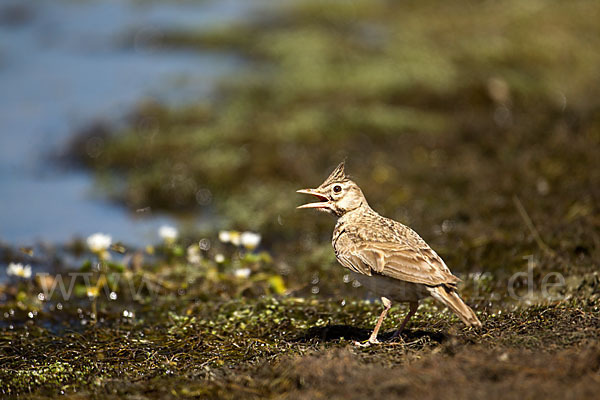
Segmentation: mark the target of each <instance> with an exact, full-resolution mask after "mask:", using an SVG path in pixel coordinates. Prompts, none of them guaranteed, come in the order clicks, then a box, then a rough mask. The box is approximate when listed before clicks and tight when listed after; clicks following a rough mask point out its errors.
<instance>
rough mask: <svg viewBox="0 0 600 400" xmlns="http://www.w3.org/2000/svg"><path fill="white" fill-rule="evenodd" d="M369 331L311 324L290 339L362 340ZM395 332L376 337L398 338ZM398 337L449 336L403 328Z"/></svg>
mask: <svg viewBox="0 0 600 400" xmlns="http://www.w3.org/2000/svg"><path fill="white" fill-rule="evenodd" d="M371 331H372V330H371V329H365V328H358V327H356V326H351V325H327V326H313V327H312V328H309V329H307V330H306V331H305V332H304V333H303V334H301V335H300V336H298V337H296V338H294V339H292V341H294V342H308V341H310V340H312V339H318V340H320V341H323V342H331V341H334V340H340V339H346V340H356V341H364V340H368V339H369V336H370V335H371ZM395 332H396V331H395V330H390V331H387V332H381V333H380V334H379V336H378V338H379V340H380V341H382V342H386V341H391V340H399V339H396V338H393V336H394V333H395ZM400 338H401V339H402V340H404V341H414V340H419V339H426V340H428V341H431V342H437V343H442V342H444V341H445V340H447V339H448V338H449V336H448V335H447V334H445V333H442V332H429V331H424V330H408V329H405V330H404V331H402V333H401V334H400Z"/></svg>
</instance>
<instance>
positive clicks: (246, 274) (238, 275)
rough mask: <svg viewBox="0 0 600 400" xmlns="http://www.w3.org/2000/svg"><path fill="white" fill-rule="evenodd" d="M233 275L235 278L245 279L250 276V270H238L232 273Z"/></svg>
mask: <svg viewBox="0 0 600 400" xmlns="http://www.w3.org/2000/svg"><path fill="white" fill-rule="evenodd" d="M233 275H234V276H235V277H236V278H243V279H245V278H247V277H249V276H250V268H238V269H236V270H235V271H233Z"/></svg>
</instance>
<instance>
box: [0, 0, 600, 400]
mask: <svg viewBox="0 0 600 400" xmlns="http://www.w3.org/2000/svg"><path fill="white" fill-rule="evenodd" d="M599 15H600V3H595V2H591V1H587V0H575V1H570V2H558V1H550V0H545V1H543V0H540V1H528V2H523V1H517V0H513V1H496V2H474V1H467V0H460V1H457V2H447V3H441V2H437V1H419V2H414V1H404V2H394V1H373V0H369V1H367V0H364V1H363V0H358V1H351V2H350V1H348V2H346V1H327V2H323V1H294V2H289V3H287V2H286V5H285V6H283V5H282V6H279V7H278V8H277V9H276V10H275V9H274V10H273V12H272V13H271V14H269V15H261V16H256V18H255V19H254V20H253V21H251V22H248V23H246V24H244V25H238V26H229V27H223V28H220V29H216V30H211V31H206V30H199V31H169V32H162V33H161V35H157V38H160V40H159V41H155V42H153V44H154V45H156V46H157V47H158V48H159V49H158V50H157V51H160V49H171V48H173V47H182V48H186V49H189V50H191V51H196V50H197V51H206V50H210V51H226V52H235V53H238V54H241V55H243V56H244V57H245V59H246V67H244V69H243V70H241V71H240V72H239V73H238V74H236V75H235V76H230V77H227V79H225V80H224V81H223V82H222V84H221V85H220V86H219V87H218V89H217V90H216V91H215V93H214V95H213V96H212V97H211V98H210V99H208V100H203V101H199V102H198V103H195V104H190V105H187V106H180V107H177V108H169V107H166V106H163V105H161V104H156V103H154V102H144V103H142V104H140V106H139V107H138V109H137V110H135V111H134V112H132V114H131V117H130V118H129V120H128V122H127V124H126V126H125V128H119V129H117V130H116V131H112V130H111V129H110V127H109V128H108V129H106V128H102V127H98V126H96V127H92V128H90V129H87V130H85V131H84V132H81V133H80V134H79V135H78V136H77V137H76V139H75V140H74V141H73V144H72V148H71V153H72V154H71V156H72V159H74V160H76V161H77V162H79V164H80V165H82V166H84V167H86V168H90V169H92V170H93V171H95V172H96V173H97V176H98V186H99V187H100V188H104V189H106V193H107V196H109V197H110V198H111V199H113V200H115V201H118V202H120V203H121V204H123V205H124V206H125V207H128V208H131V209H132V210H136V209H139V208H146V207H151V209H153V210H156V209H162V210H166V211H168V212H172V213H175V214H179V215H181V221H182V225H181V227H180V228H181V231H182V235H181V237H180V238H179V239H178V240H177V242H176V243H175V244H162V245H160V246H156V247H155V248H149V249H128V248H126V246H124V247H121V246H120V245H119V246H116V247H114V248H113V249H112V250H111V254H112V255H113V258H112V259H111V260H110V261H108V260H104V261H103V262H101V263H100V264H99V265H97V263H96V261H97V259H96V256H95V255H93V254H91V253H89V252H87V251H86V250H85V246H84V245H83V243H77V242H76V243H71V244H68V245H65V246H64V247H59V248H55V249H46V248H45V249H35V252H34V254H33V255H32V254H31V252H30V251H29V250H28V249H23V250H24V251H20V250H19V249H14V248H3V249H2V251H0V259H1V260H2V261H3V262H6V263H8V262H9V261H21V262H27V263H33V264H34V265H35V266H36V267H37V268H38V271H39V270H41V269H44V270H47V271H48V272H49V276H47V277H43V278H40V277H39V276H38V277H37V278H36V279H33V280H18V281H17V280H13V281H11V282H10V284H6V285H3V286H1V287H0V295H1V296H2V297H1V298H0V299H1V301H2V306H1V307H0V308H1V310H0V311H1V313H2V315H3V319H2V323H1V324H0V382H1V385H0V393H2V394H3V395H7V396H8V395H15V396H16V395H22V396H26V395H31V396H34V397H43V396H49V397H52V396H55V395H56V394H64V395H65V396H71V397H74V398H75V397H77V398H79V397H86V396H91V397H106V396H108V395H110V396H113V397H116V396H119V397H123V398H125V397H127V398H146V397H148V398H165V397H167V398H168V397H200V398H242V397H253V398H294V399H296V398H307V399H309V398H310V399H314V398H366V397H383V396H385V397H412V398H440V397H442V398H487V399H489V398H515V397H519V398H521V397H522V398H596V396H597V393H598V391H599V389H600V379H599V376H600V347H599V346H598V339H599V335H600V318H599V307H600V300H599V298H600V279H599V277H598V269H599V260H600V206H599V205H600V168H598V166H597V164H598V155H599V154H600V98H599V97H598V95H597V87H598V86H599V84H600V75H599V74H598V67H599V66H600V52H598V50H597V49H598V48H600V25H598V23H597V21H598V16H599ZM342 159H346V160H347V170H348V171H349V172H350V173H351V175H352V176H353V177H354V178H355V180H356V181H357V182H358V184H359V185H360V186H361V187H362V189H363V191H364V192H365V194H366V196H367V198H368V199H369V201H370V204H371V205H372V206H373V208H375V209H376V210H377V211H379V212H380V213H382V214H383V215H386V216H389V217H392V218H394V219H397V220H400V221H402V222H404V223H407V224H409V225H410V226H412V227H413V228H415V229H416V230H417V231H418V232H419V233H420V234H421V235H422V236H423V237H424V239H426V240H427V241H428V242H429V243H430V244H431V245H432V247H433V248H434V249H435V250H436V251H438V252H439V254H440V255H441V256H442V257H443V258H444V259H445V260H446V263H447V264H448V265H449V266H450V268H451V269H452V270H453V271H454V272H455V273H456V274H457V275H459V276H460V277H461V278H463V281H464V283H463V285H462V286H461V291H462V293H464V295H465V298H466V299H467V301H468V302H469V304H471V305H473V307H474V308H475V310H476V311H477V312H478V313H479V315H480V317H481V319H482V322H483V324H484V326H483V328H482V329H481V330H477V331H476V330H470V329H465V328H463V326H462V325H461V324H460V322H459V321H458V320H457V319H456V317H454V316H452V315H451V314H449V313H448V311H447V310H442V309H441V308H439V309H438V307H437V306H436V304H435V303H433V302H425V303H424V304H423V305H422V306H421V308H420V309H419V312H418V313H417V315H416V317H415V318H414V319H413V320H412V322H411V324H410V325H409V326H408V329H407V331H406V332H405V333H404V334H403V335H402V337H401V340H399V341H385V342H384V343H383V344H381V345H378V346H373V347H369V348H366V349H364V348H358V347H356V346H354V341H356V340H359V341H360V340H364V339H366V338H367V337H368V333H369V330H370V329H371V328H372V327H373V325H374V323H375V320H376V318H377V315H378V314H379V312H380V310H381V306H380V304H379V303H378V302H373V301H366V300H364V299H365V298H371V297H370V296H369V295H368V294H366V293H365V292H364V291H362V289H361V288H355V287H354V285H353V284H352V282H351V281H350V280H349V279H348V277H347V276H346V272H345V271H344V270H343V268H342V267H340V266H339V265H337V264H336V262H335V258H334V255H333V252H332V250H331V247H330V243H329V240H330V234H331V230H332V228H333V221H332V220H331V219H328V218H327V217H326V216H325V215H320V214H319V215H317V214H314V213H310V212H300V211H296V210H295V207H296V206H297V205H299V204H301V203H302V202H303V201H304V200H306V199H304V198H302V197H300V196H296V195H295V193H294V191H295V190H296V189H299V188H304V187H310V186H316V185H318V184H319V183H320V182H321V181H322V180H323V179H324V178H325V177H326V176H327V174H328V173H329V171H330V169H331V168H333V167H334V166H335V165H337V163H338V162H339V161H341V160H342ZM303 211H305V210H303ZM189 213H197V214H199V215H201V216H202V219H203V221H205V222H202V223H201V225H200V226H190V224H189V223H186V222H185V221H186V215H189ZM219 229H236V230H253V231H257V232H260V233H261V234H262V238H263V239H262V242H261V245H260V247H259V248H258V249H255V250H253V251H250V250H245V249H241V248H237V247H234V246H231V245H225V244H222V243H219V241H218V240H217V231H218V230H219ZM119 239H121V240H123V241H124V242H125V243H126V242H127V240H126V238H119ZM201 239H202V240H204V242H202V241H201V242H200V244H201V245H202V243H204V245H202V246H200V247H202V249H201V250H199V252H200V259H197V260H194V261H190V259H189V257H186V249H187V248H188V246H191V245H193V246H195V244H197V243H198V241H200V240H201ZM207 243H208V244H209V245H207ZM120 253H122V254H120ZM218 254H223V260H220V261H219V262H217V261H215V257H216V256H217V255H218ZM246 268H247V269H248V270H245V269H246ZM240 269H243V270H244V271H246V272H244V274H239V273H237V272H236V271H239V270H240ZM68 272H71V273H75V272H76V273H85V274H88V275H86V276H87V277H88V278H89V283H90V285H92V287H94V288H97V289H98V293H96V292H93V293H91V295H90V293H89V290H88V289H89V287H87V286H86V285H84V284H83V283H82V282H83V281H82V280H81V279H82V278H81V277H82V276H81V275H70V279H75V280H76V282H75V284H74V286H73V287H74V289H73V290H74V291H73V295H72V296H70V299H69V300H68V301H65V300H64V299H63V298H61V296H60V294H59V293H58V292H55V293H54V295H53V296H45V295H43V293H42V292H43V290H42V289H43V287H48V285H50V286H52V285H53V284H55V283H57V279H58V277H59V276H61V274H62V275H63V276H67V273H68ZM517 272H523V273H524V275H520V276H519V277H518V279H515V276H514V275H513V274H515V273H517ZM549 274H553V275H549ZM246 275H247V276H246ZM65 279H66V278H65ZM561 279H564V280H561ZM65 282H66V283H69V282H70V281H69V280H68V279H66V280H65ZM548 284H550V285H549V286H548ZM554 284H556V285H554ZM88 286H89V285H88ZM131 288H134V289H135V290H132V289H131ZM138 289H139V290H138ZM513 289H514V290H513ZM40 293H42V295H41V296H40ZM112 293H114V295H113V296H112V297H111V294H112ZM113 297H114V299H113ZM405 312H406V309H405V308H404V306H403V305H397V306H395V308H393V309H392V312H391V314H390V317H388V319H387V320H386V321H385V324H384V330H385V332H386V333H385V334H384V335H383V337H384V338H386V337H389V336H390V334H391V332H392V330H393V328H394V326H396V325H397V324H398V323H399V322H400V321H401V318H402V316H403V314H404V313H405Z"/></svg>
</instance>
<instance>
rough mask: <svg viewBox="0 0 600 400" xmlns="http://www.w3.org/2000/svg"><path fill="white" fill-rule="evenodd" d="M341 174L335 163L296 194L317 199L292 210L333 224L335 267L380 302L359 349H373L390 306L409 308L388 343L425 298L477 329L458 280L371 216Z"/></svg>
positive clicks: (408, 233)
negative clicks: (319, 214) (320, 215)
mask: <svg viewBox="0 0 600 400" xmlns="http://www.w3.org/2000/svg"><path fill="white" fill-rule="evenodd" d="M344 169H345V162H341V163H340V164H339V165H338V166H337V167H336V168H335V169H334V170H333V172H332V173H331V174H330V175H329V177H327V179H325V181H324V182H323V183H322V184H321V185H320V186H319V187H317V188H315V189H300V190H297V193H302V194H309V195H313V196H315V197H317V199H318V201H317V202H313V203H307V204H303V205H301V206H298V207H297V208H300V209H316V210H319V211H324V212H326V213H329V214H332V215H333V216H334V217H336V218H337V223H336V224H335V228H334V230H333V237H332V240H331V244H332V246H333V249H334V252H335V256H336V259H337V261H338V262H339V263H340V264H341V265H342V266H343V267H345V268H347V269H349V270H350V272H351V274H352V275H353V278H354V279H355V280H357V281H358V282H359V283H361V285H362V286H365V287H366V288H367V289H368V290H370V291H371V292H373V293H375V294H377V295H379V296H381V301H382V303H383V307H384V308H383V311H382V312H381V314H380V316H379V318H378V319H377V323H376V324H375V328H374V329H373V332H372V334H371V335H370V337H369V339H368V341H367V342H366V343H364V345H371V344H377V343H379V341H378V340H377V335H378V333H379V329H380V328H381V324H382V323H383V320H384V318H385V316H386V315H387V313H388V311H389V309H390V307H391V306H392V301H396V302H403V303H406V302H407V303H408V304H409V311H408V313H407V314H406V316H405V318H404V320H403V321H402V324H401V325H400V328H399V329H398V330H396V332H395V333H394V335H393V337H394V338H395V337H398V336H399V335H400V333H401V332H402V331H403V329H404V328H405V326H406V324H407V323H408V321H409V320H410V318H411V317H412V316H413V315H414V314H415V313H416V311H417V309H418V306H419V301H420V300H421V299H423V298H426V297H430V296H431V297H433V298H434V299H436V300H437V301H439V302H441V303H442V304H444V305H445V306H447V307H448V308H449V309H451V310H452V311H453V312H454V313H455V314H456V315H457V316H458V317H459V318H460V319H461V321H462V322H463V323H464V324H465V325H467V326H469V327H475V328H478V327H481V322H480V321H479V319H478V318H477V315H476V314H475V312H474V311H473V310H472V309H471V308H470V307H469V306H468V305H467V304H465V302H464V301H463V300H462V299H461V298H460V296H459V294H458V291H457V284H458V283H459V282H460V279H459V278H458V277H457V276H455V275H453V274H452V272H450V269H449V268H448V266H447V265H446V263H445V262H444V261H443V260H442V258H441V257H440V256H439V255H438V254H437V253H436V252H435V251H434V250H433V249H432V248H431V247H430V246H429V245H428V244H427V243H426V242H425V241H424V240H423V239H422V238H421V237H420V236H419V234H418V233H416V232H415V231H414V230H412V229H411V228H410V227H408V226H406V225H404V224H402V223H400V222H397V221H394V220H392V219H390V218H385V217H383V216H381V215H379V214H378V213H377V212H376V211H374V210H373V209H372V208H371V207H370V206H369V203H367V199H366V198H365V196H364V194H363V192H362V190H361V189H360V187H359V186H358V185H357V184H356V183H355V182H354V181H353V180H351V179H350V177H349V176H347V175H346V172H345V171H344ZM357 344H359V343H357Z"/></svg>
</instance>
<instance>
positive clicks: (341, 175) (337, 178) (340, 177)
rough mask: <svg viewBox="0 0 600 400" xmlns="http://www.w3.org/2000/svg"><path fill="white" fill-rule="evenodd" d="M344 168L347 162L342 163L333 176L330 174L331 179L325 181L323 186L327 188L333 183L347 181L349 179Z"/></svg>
mask: <svg viewBox="0 0 600 400" xmlns="http://www.w3.org/2000/svg"><path fill="white" fill-rule="evenodd" d="M344 166H345V161H342V162H341V163H340V164H339V165H338V166H337V167H336V168H335V169H334V170H333V172H332V173H331V174H329V177H328V178H327V179H325V182H323V184H322V185H321V186H327V185H329V184H330V183H332V182H343V181H345V180H347V179H348V177H347V176H346V172H345V171H344Z"/></svg>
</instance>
